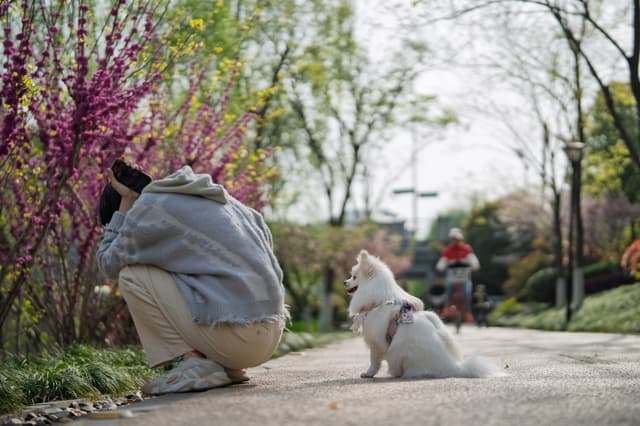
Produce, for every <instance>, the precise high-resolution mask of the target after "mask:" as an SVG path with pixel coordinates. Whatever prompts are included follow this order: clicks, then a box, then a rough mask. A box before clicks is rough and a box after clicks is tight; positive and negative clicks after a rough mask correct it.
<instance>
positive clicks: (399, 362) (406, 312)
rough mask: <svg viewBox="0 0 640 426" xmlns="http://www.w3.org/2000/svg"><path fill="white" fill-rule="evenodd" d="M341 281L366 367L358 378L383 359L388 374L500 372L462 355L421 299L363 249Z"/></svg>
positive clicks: (367, 374)
mask: <svg viewBox="0 0 640 426" xmlns="http://www.w3.org/2000/svg"><path fill="white" fill-rule="evenodd" d="M357 260H358V263H357V264H356V265H355V266H354V267H353V269H352V271H351V278H349V279H348V280H346V281H345V282H344V285H345V287H346V289H347V292H348V293H349V294H351V295H352V296H353V297H352V299H351V303H350V304H349V315H350V316H351V317H353V327H352V330H353V331H355V332H359V333H362V334H363V336H364V340H365V342H366V344H367V346H369V350H370V355H371V365H370V366H369V369H368V370H367V371H366V372H364V373H362V374H361V375H360V377H373V376H375V375H376V374H377V373H378V371H379V370H380V365H381V363H382V360H384V359H386V361H387V364H388V367H389V374H390V375H391V376H393V377H404V378H414V377H489V376H498V375H501V374H500V373H499V372H498V371H497V370H496V369H495V368H494V367H493V366H491V365H489V364H488V363H486V362H485V361H484V360H481V359H479V358H475V357H474V358H468V359H462V356H461V354H460V350H459V349H458V346H457V344H456V342H455V341H454V339H453V336H452V335H451V333H450V332H449V331H448V330H447V328H446V326H445V325H444V324H443V323H442V321H441V320H440V318H439V317H438V316H437V315H436V314H435V313H433V312H430V311H425V310H424V304H423V303H422V301H421V300H420V299H418V298H417V297H414V296H412V295H410V294H409V293H407V292H406V291H404V290H403V289H402V288H401V287H400V286H399V285H398V284H397V283H396V281H395V279H394V276H393V273H392V272H391V271H390V270H389V268H388V267H387V265H385V264H384V263H383V262H382V261H381V260H380V259H378V258H376V257H373V256H371V255H370V254H369V253H368V252H367V251H366V250H362V251H361V252H360V254H359V255H358V258H357Z"/></svg>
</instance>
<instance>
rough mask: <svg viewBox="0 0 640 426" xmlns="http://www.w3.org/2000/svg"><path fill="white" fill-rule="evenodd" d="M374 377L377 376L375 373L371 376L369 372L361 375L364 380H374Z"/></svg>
mask: <svg viewBox="0 0 640 426" xmlns="http://www.w3.org/2000/svg"><path fill="white" fill-rule="evenodd" d="M373 376H375V373H373V374H371V373H369V372H368V371H365V372H364V373H360V377H361V378H363V379H372V378H373Z"/></svg>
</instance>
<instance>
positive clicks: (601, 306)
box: [489, 283, 640, 333]
mask: <svg viewBox="0 0 640 426" xmlns="http://www.w3.org/2000/svg"><path fill="white" fill-rule="evenodd" d="M504 303H506V305H505V307H498V308H496V309H495V310H494V312H492V313H491V315H490V317H489V320H490V322H491V324H493V325H498V326H504V327H522V328H535V329H542V330H562V329H563V327H564V320H565V309H564V308H555V307H549V306H547V305H542V304H520V303H517V302H515V301H514V300H508V301H505V302H504ZM569 331H598V332H607V333H640V283H636V284H631V285H624V286H620V287H617V288H614V289H612V290H608V291H603V292H601V293H597V294H594V295H591V296H588V297H586V298H585V300H584V302H583V304H582V307H581V308H580V309H579V310H578V311H576V312H574V313H573V316H572V319H571V323H570V324H569Z"/></svg>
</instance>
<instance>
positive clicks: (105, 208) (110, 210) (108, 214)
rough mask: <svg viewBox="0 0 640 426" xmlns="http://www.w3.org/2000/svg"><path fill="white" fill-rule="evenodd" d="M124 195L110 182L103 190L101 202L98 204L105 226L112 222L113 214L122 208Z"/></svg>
mask: <svg viewBox="0 0 640 426" xmlns="http://www.w3.org/2000/svg"><path fill="white" fill-rule="evenodd" d="M121 199H122V197H121V196H120V194H118V192H117V191H116V190H115V189H113V186H111V184H110V183H108V184H107V186H105V187H104V189H103V190H102V195H101V196H100V204H99V206H98V212H99V214H100V223H101V224H102V226H105V225H106V224H107V223H109V222H111V218H112V217H113V214H114V213H115V212H116V211H117V210H118V209H119V208H120V200H121Z"/></svg>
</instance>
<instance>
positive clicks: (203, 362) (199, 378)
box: [140, 356, 231, 395]
mask: <svg viewBox="0 0 640 426" xmlns="http://www.w3.org/2000/svg"><path fill="white" fill-rule="evenodd" d="M230 384H231V379H229V377H228V376H227V374H226V373H225V371H224V367H223V366H221V365H220V364H218V363H216V362H214V361H211V360H209V359H206V358H198V357H194V356H189V357H185V358H184V360H183V361H180V362H178V363H177V365H176V366H175V367H173V368H172V369H171V370H169V371H167V372H166V373H164V374H163V375H162V376H160V377H157V378H155V379H153V380H152V381H150V382H149V383H146V384H144V385H143V386H142V387H141V388H140V389H141V390H142V392H144V393H145V394H147V395H162V394H165V393H173V392H192V391H201V390H206V389H211V388H217V387H221V386H227V385H230Z"/></svg>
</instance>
